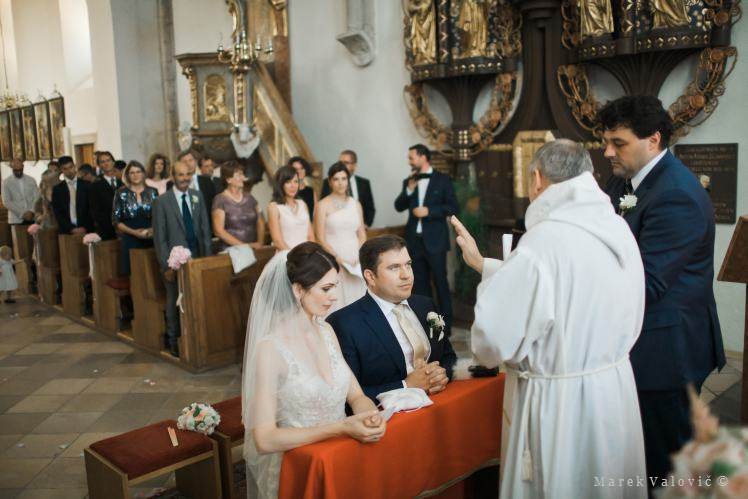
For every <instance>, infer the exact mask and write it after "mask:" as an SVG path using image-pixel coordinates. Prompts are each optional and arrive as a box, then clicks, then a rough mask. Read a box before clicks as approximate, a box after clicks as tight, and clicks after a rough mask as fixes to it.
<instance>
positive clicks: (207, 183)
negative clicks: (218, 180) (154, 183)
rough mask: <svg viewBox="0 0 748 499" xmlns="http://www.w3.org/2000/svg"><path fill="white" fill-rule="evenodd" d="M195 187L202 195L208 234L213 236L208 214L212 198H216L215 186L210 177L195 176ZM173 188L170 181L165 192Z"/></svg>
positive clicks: (211, 221) (211, 208)
mask: <svg viewBox="0 0 748 499" xmlns="http://www.w3.org/2000/svg"><path fill="white" fill-rule="evenodd" d="M197 185H198V187H200V193H201V194H202V195H203V199H204V200H205V207H206V209H207V210H208V227H210V233H211V234H213V217H212V216H211V215H210V212H211V211H212V210H213V198H214V197H216V194H217V192H216V184H215V183H213V178H212V177H207V176H205V175H198V176H197ZM173 186H174V182H172V181H171V180H170V181H168V182H167V183H166V190H167V191H168V190H170V189H171V188H172V187H173Z"/></svg>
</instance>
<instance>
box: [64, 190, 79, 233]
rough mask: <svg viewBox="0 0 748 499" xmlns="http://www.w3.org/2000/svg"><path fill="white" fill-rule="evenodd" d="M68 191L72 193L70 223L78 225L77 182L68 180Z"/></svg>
mask: <svg viewBox="0 0 748 499" xmlns="http://www.w3.org/2000/svg"><path fill="white" fill-rule="evenodd" d="M67 182H68V190H69V191H70V222H71V223H72V224H73V225H78V210H77V208H76V205H75V203H76V201H77V199H76V187H77V186H76V185H75V180H73V181H70V180H68V181H67Z"/></svg>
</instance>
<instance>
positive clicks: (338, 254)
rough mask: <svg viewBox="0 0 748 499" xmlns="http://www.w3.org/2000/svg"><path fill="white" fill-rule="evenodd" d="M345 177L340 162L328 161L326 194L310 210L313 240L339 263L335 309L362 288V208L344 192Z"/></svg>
mask: <svg viewBox="0 0 748 499" xmlns="http://www.w3.org/2000/svg"><path fill="white" fill-rule="evenodd" d="M349 180H350V173H348V168H346V166H345V165H344V164H343V163H341V162H340V161H338V162H337V163H335V164H334V165H332V166H331V167H330V170H329V171H328V172H327V182H328V183H329V184H330V194H329V195H328V196H326V197H324V198H322V200H320V202H319V203H318V204H317V210H316V212H315V213H314V232H315V234H316V235H317V241H318V242H319V243H320V244H321V245H322V247H324V248H325V249H326V250H327V251H329V252H330V253H331V254H332V255H334V256H335V259H336V260H337V262H338V264H339V265H340V273H339V274H338V277H339V279H340V300H338V302H337V303H336V305H335V308H336V309H339V308H343V307H345V306H346V305H349V304H351V303H353V302H354V301H356V300H358V299H359V298H361V297H362V296H363V295H364V292H365V291H366V284H365V283H364V278H363V276H362V275H361V267H360V266H359V261H358V250H359V248H360V247H361V245H362V244H364V242H365V241H366V226H365V225H364V212H363V208H361V203H359V202H358V201H356V200H355V199H353V197H351V196H350V195H349V194H348V193H349V190H348V182H349Z"/></svg>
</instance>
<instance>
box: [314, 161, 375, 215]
mask: <svg viewBox="0 0 748 499" xmlns="http://www.w3.org/2000/svg"><path fill="white" fill-rule="evenodd" d="M339 160H340V162H341V163H343V164H344V165H345V167H346V168H347V169H348V173H350V174H351V176H350V178H349V179H348V183H349V187H348V189H349V191H350V194H351V197H352V198H353V199H355V200H356V201H358V202H359V203H361V208H363V211H364V225H366V227H367V228H368V227H371V225H372V224H373V223H374V215H375V214H376V212H377V210H376V208H375V207H374V196H373V195H372V193H371V182H369V179H367V178H364V177H361V176H359V175H356V170H358V156H356V153H355V152H353V151H351V150H350V149H346V150H345V151H343V152H341V153H340V158H339ZM328 194H330V184H329V183H328V182H324V183H323V184H322V197H325V196H327V195H328Z"/></svg>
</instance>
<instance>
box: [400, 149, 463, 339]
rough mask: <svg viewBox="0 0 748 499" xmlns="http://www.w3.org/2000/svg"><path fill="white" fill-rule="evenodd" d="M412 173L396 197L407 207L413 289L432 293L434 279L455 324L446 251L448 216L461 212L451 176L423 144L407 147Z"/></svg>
mask: <svg viewBox="0 0 748 499" xmlns="http://www.w3.org/2000/svg"><path fill="white" fill-rule="evenodd" d="M408 163H409V164H410V168H411V176H410V177H408V178H406V179H405V180H403V189H402V191H401V192H400V195H399V196H397V199H395V209H396V210H397V211H405V210H408V223H407V224H406V226H405V240H406V241H407V242H408V252H409V253H410V256H411V257H412V258H413V274H414V275H415V285H414V287H413V293H414V294H417V295H422V296H428V297H431V296H432V294H431V278H432V277H433V279H434V286H435V287H436V295H437V297H438V301H439V310H440V311H441V313H443V314H444V318H445V319H446V321H447V324H448V325H450V326H451V325H452V297H451V296H450V292H449V283H448V282H447V252H448V251H449V249H450V246H451V244H450V242H449V229H448V227H447V219H448V218H449V217H451V216H452V215H456V214H457V213H458V212H459V206H458V204H457V197H455V191H454V187H453V186H452V180H451V179H450V178H449V177H448V176H447V175H444V174H443V173H439V172H437V171H435V170H434V169H433V168H432V167H431V151H429V149H428V147H426V146H424V145H423V144H416V145H414V146H412V147H411V148H410V149H409V150H408Z"/></svg>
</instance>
